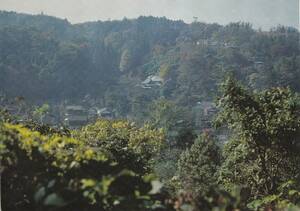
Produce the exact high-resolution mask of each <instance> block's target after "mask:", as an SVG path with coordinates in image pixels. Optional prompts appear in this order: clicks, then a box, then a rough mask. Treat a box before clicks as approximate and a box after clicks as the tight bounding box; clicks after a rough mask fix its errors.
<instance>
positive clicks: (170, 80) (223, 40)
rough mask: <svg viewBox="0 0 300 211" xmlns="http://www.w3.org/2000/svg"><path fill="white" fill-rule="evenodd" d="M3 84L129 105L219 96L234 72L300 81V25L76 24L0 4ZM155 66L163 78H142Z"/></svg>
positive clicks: (261, 82)
mask: <svg viewBox="0 0 300 211" xmlns="http://www.w3.org/2000/svg"><path fill="white" fill-rule="evenodd" d="M0 49H1V51H0V73H1V77H0V90H1V92H2V94H5V95H7V96H9V97H16V96H22V97H24V98H25V99H26V100H28V101H31V102H34V103H43V102H61V101H62V100H65V99H67V100H69V101H71V102H74V103H80V102H81V100H82V99H83V97H87V96H88V97H89V98H92V99H95V100H96V101H97V102H99V103H100V104H102V105H103V106H110V107H113V108H114V109H116V110H117V111H118V113H119V114H120V115H121V116H122V115H126V114H130V113H138V112H139V113H143V109H145V107H146V106H145V105H148V104H149V102H152V101H153V100H157V99H159V98H162V97H163V98H164V99H167V100H171V101H173V102H174V103H175V104H176V105H181V106H187V107H192V106H194V105H195V103H197V102H198V101H203V100H212V99H213V98H214V97H215V95H216V94H215V93H216V91H217V86H218V84H219V83H220V82H221V81H222V80H223V78H224V76H225V75H227V74H228V73H231V74H233V75H235V77H236V78H238V79H239V80H241V81H242V82H243V83H244V84H245V85H246V86H248V87H250V88H252V89H263V88H267V87H272V86H290V87H291V88H292V89H293V90H295V91H300V84H299V81H300V59H299V32H298V31H297V30H296V29H293V28H285V27H277V28H274V29H272V30H271V31H268V32H266V31H260V30H254V29H253V28H252V27H251V25H250V24H247V23H232V24H229V25H227V26H221V25H218V24H205V23H199V22H194V23H192V24H186V23H184V22H182V21H172V20H168V19H166V18H155V17H140V18H138V19H133V20H128V19H124V20H122V21H105V22H102V21H98V22H89V23H83V24H75V25H72V24H70V23H69V22H68V21H67V20H61V19H57V18H54V17H49V16H45V15H42V14H41V15H37V16H31V15H25V14H17V13H13V12H0ZM148 76H159V77H160V78H161V79H162V84H160V86H156V87H150V88H149V87H143V86H142V85H141V84H142V82H143V81H145V80H146V78H147V77H148Z"/></svg>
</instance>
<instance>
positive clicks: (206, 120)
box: [193, 101, 217, 131]
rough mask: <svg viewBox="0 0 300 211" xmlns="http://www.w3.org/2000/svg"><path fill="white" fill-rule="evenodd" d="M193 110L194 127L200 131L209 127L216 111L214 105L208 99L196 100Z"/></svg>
mask: <svg viewBox="0 0 300 211" xmlns="http://www.w3.org/2000/svg"><path fill="white" fill-rule="evenodd" d="M193 110H194V114H195V115H194V116H195V124H196V127H197V128H199V129H200V131H202V130H205V129H210V128H211V127H212V125H211V122H212V119H213V116H214V115H215V114H216V113H217V108H216V105H215V104H214V103H213V102H209V101H203V102H197V105H196V106H195V107H194V109H193Z"/></svg>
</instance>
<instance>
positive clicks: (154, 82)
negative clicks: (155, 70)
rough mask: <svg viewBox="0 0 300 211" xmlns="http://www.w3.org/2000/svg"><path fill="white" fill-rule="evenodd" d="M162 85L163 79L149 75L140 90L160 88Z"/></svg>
mask: <svg viewBox="0 0 300 211" xmlns="http://www.w3.org/2000/svg"><path fill="white" fill-rule="evenodd" d="M162 85H163V79H162V78H161V77H159V76H156V75H150V76H148V77H147V78H146V80H144V81H143V82H142V88H144V89H149V88H155V87H161V86H162Z"/></svg>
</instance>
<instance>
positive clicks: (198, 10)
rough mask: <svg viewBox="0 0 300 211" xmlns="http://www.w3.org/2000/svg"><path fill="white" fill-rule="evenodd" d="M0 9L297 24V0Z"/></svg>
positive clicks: (139, 0)
mask: <svg viewBox="0 0 300 211" xmlns="http://www.w3.org/2000/svg"><path fill="white" fill-rule="evenodd" d="M0 10H8V11H17V12H24V13H31V14H38V13H41V12H42V11H43V12H44V13H45V14H47V15H52V16H57V17H61V18H67V19H68V20H69V21H71V22H72V23H78V22H85V21H95V20H107V19H122V18H123V17H125V16H126V17H127V18H135V17H138V16H140V15H153V16H166V17H167V18H171V19H182V20H184V21H186V22H191V21H192V20H193V17H194V16H196V17H198V20H199V21H204V22H209V23H212V22H217V23H220V24H226V23H228V22H236V21H246V22H250V23H252V24H253V25H254V26H255V27H262V28H269V27H272V26H276V25H278V24H281V25H288V26H294V27H299V0H0Z"/></svg>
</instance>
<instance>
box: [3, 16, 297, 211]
mask: <svg viewBox="0 0 300 211" xmlns="http://www.w3.org/2000/svg"><path fill="white" fill-rule="evenodd" d="M299 35H300V34H299V31H298V30H296V29H293V28H288V27H283V26H278V27H276V28H273V29H272V30H270V31H262V30H255V29H253V28H252V27H251V25H250V24H248V23H240V22H239V23H231V24H229V25H226V26H222V25H218V24H206V23H200V22H194V23H191V24H187V23H184V22H182V21H173V20H168V19H166V18H155V17H140V18H138V19H132V20H128V19H123V20H122V21H104V22H103V21H98V22H89V23H82V24H71V23H69V22H68V20H62V19H58V18H54V17H50V16H46V15H43V14H41V15H35V16H33V15H26V14H18V13H14V12H4V11H3V12H0V164H1V168H0V183H1V186H0V202H1V200H2V203H0V210H1V208H3V210H9V211H20V210H22V211H32V210H36V211H148V210H149V211H191V210H193V211H200V210H201V211H202V210H204V211H206V210H209V211H210V210H220V211H239V210H246V211H247V210H249V211H250V210H298V209H299V207H300V169H299V166H300V154H299V152H300V144H299V137H300V95H299V92H300V48H299ZM236 79H237V80H236ZM11 114H13V115H11ZM1 187H2V190H1ZM1 206H2V207H1Z"/></svg>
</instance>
